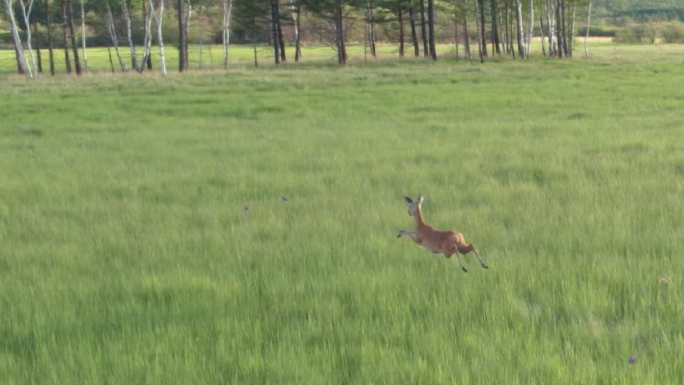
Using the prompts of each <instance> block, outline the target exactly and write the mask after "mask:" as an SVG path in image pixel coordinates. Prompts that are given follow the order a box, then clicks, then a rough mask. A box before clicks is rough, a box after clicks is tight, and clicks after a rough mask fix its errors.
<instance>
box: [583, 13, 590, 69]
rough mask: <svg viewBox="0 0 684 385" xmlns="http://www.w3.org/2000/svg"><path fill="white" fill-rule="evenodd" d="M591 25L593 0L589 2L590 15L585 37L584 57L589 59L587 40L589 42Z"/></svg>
mask: <svg viewBox="0 0 684 385" xmlns="http://www.w3.org/2000/svg"><path fill="white" fill-rule="evenodd" d="M590 25H591V0H589V14H588V15H587V34H586V36H584V57H589V49H588V48H587V40H589V26H590Z"/></svg>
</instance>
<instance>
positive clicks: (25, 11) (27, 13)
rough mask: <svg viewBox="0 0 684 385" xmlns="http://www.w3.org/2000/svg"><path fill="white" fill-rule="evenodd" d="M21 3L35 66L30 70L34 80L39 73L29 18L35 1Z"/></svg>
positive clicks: (22, 1) (30, 52) (29, 49)
mask: <svg viewBox="0 0 684 385" xmlns="http://www.w3.org/2000/svg"><path fill="white" fill-rule="evenodd" d="M19 2H20V4H21V13H22V15H23V16H24V23H26V49H28V51H29V55H31V63H32V64H33V68H29V72H30V73H31V77H32V78H33V77H37V76H38V72H37V70H36V69H37V68H38V66H37V65H36V58H35V57H34V56H33V49H32V48H31V27H30V24H29V16H30V15H31V9H32V8H33V0H28V2H25V1H24V0H19ZM24 58H26V54H24ZM24 60H26V59H24ZM27 64H28V61H27Z"/></svg>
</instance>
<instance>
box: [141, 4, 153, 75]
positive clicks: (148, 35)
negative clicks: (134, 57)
mask: <svg viewBox="0 0 684 385" xmlns="http://www.w3.org/2000/svg"><path fill="white" fill-rule="evenodd" d="M143 19H144V23H145V24H144V27H143V59H142V63H140V72H142V71H144V70H145V65H146V64H147V65H148V68H150V69H152V66H151V62H150V49H151V47H152V12H148V11H147V7H146V6H145V0H143Z"/></svg>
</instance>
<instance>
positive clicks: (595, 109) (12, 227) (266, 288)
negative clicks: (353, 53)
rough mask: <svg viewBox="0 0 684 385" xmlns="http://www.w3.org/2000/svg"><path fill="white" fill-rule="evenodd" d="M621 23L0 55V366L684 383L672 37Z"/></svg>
mask: <svg viewBox="0 0 684 385" xmlns="http://www.w3.org/2000/svg"><path fill="white" fill-rule="evenodd" d="M614 48H615V47H613V46H610V47H607V48H600V49H599V48H596V49H594V48H592V49H591V51H590V52H592V55H593V56H592V58H591V60H568V61H560V60H541V59H537V58H533V59H532V60H531V61H529V62H522V61H516V62H513V61H501V62H495V63H487V64H485V65H475V66H471V65H470V64H465V63H461V64H456V63H455V62H453V61H450V60H441V61H440V62H438V63H436V64H432V63H427V62H426V61H424V60H413V59H409V58H406V59H404V60H403V61H402V62H399V61H384V62H382V61H381V62H378V63H373V64H369V65H367V66H362V65H358V66H353V65H352V66H349V67H346V68H337V67H334V66H325V65H314V64H305V66H300V67H297V66H294V65H286V66H282V67H281V68H277V69H276V68H273V67H267V68H266V69H262V70H232V71H229V72H221V73H211V74H198V73H191V74H185V75H182V76H174V75H173V74H170V75H169V76H167V77H160V76H149V75H145V76H143V77H141V76H138V75H135V76H84V77H82V78H80V79H78V81H76V79H74V78H70V77H69V78H67V77H64V78H57V79H50V78H42V79H39V80H38V81H34V82H28V81H25V80H8V79H6V78H2V79H0V98H1V99H2V100H3V121H2V124H1V125H0V151H1V152H2V154H3V155H2V156H0V170H2V172H0V239H2V248H1V249H0V305H1V309H2V311H1V312H0V321H1V322H0V337H1V338H0V372H1V373H2V377H1V378H2V382H3V383H7V384H41V385H50V384H74V385H78V384H100V383H112V384H169V385H174V384H229V383H230V384H233V383H235V384H265V383H273V384H276V383H277V384H380V383H387V384H403V383H424V384H447V383H448V384H451V383H458V384H509V385H515V384H551V383H552V384H558V385H563V384H613V383H618V384H623V383H625V384H644V383H654V384H677V383H682V382H684V378H683V376H684V374H683V372H682V370H681V363H682V361H683V360H684V357H683V353H682V352H684V336H683V335H682V333H681V325H682V319H683V317H684V313H682V311H683V309H682V304H684V293H683V292H682V290H681V288H682V285H684V279H683V277H684V259H682V258H681V256H682V255H684V245H683V244H682V242H681V239H682V235H683V234H684V220H683V218H684V206H683V205H682V204H681V197H682V193H684V171H682V168H684V145H683V144H684V132H683V131H682V129H681V104H682V93H681V84H682V82H684V75H683V74H682V71H681V51H680V50H675V49H672V50H669V48H668V47H667V46H665V47H662V48H661V49H658V50H654V49H650V50H647V49H644V48H642V47H625V48H622V47H620V48H618V49H617V52H618V54H620V55H617V54H616V50H615V49H614ZM170 51H171V50H170ZM170 53H171V52H170ZM249 54H250V51H249V50H248V49H244V50H243V51H240V50H235V55H236V56H238V55H245V56H249ZM670 54H671V56H668V55H670ZM307 57H308V56H307ZM654 57H655V59H656V60H652V59H653V58H654ZM93 59H95V58H93ZM170 60H171V59H170ZM418 193H424V194H426V197H427V198H426V203H425V204H424V211H425V216H426V220H427V221H428V222H429V223H430V224H432V225H434V226H435V227H437V228H441V229H451V228H454V229H458V230H460V231H462V232H464V234H465V237H466V239H467V240H468V241H469V242H472V243H474V244H475V245H476V246H477V247H478V248H479V250H480V251H481V253H482V255H483V257H484V258H485V260H486V261H487V262H488V264H489V265H490V269H489V270H483V269H481V268H479V266H478V265H477V262H476V259H474V258H473V257H472V256H467V257H465V258H464V262H465V264H466V265H467V266H468V267H469V268H470V272H469V273H468V274H463V273H462V272H461V271H460V269H459V268H458V263H457V262H456V261H454V260H444V259H443V258H442V257H439V256H434V255H430V254H428V253H426V252H425V251H424V250H422V249H419V248H417V247H415V246H414V245H412V244H411V243H410V241H409V240H408V239H400V240H397V239H396V233H397V231H398V230H399V229H403V228H408V227H410V226H411V220H410V218H409V217H408V216H407V215H406V205H405V203H404V201H403V196H404V195H412V196H415V195H417V194H418ZM282 197H286V198H287V200H286V201H285V200H283V199H282ZM245 207H247V210H245ZM633 353H634V354H636V357H637V362H636V363H634V364H630V363H629V362H628V358H629V356H630V354H633Z"/></svg>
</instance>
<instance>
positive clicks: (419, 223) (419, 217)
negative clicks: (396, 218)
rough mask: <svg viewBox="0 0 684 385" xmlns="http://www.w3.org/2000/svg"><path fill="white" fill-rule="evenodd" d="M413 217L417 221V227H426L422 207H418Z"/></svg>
mask: <svg viewBox="0 0 684 385" xmlns="http://www.w3.org/2000/svg"><path fill="white" fill-rule="evenodd" d="M413 219H414V220H415V221H416V228H417V229H419V228H421V227H425V222H423V213H422V211H421V210H420V208H416V215H414V216H413Z"/></svg>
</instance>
